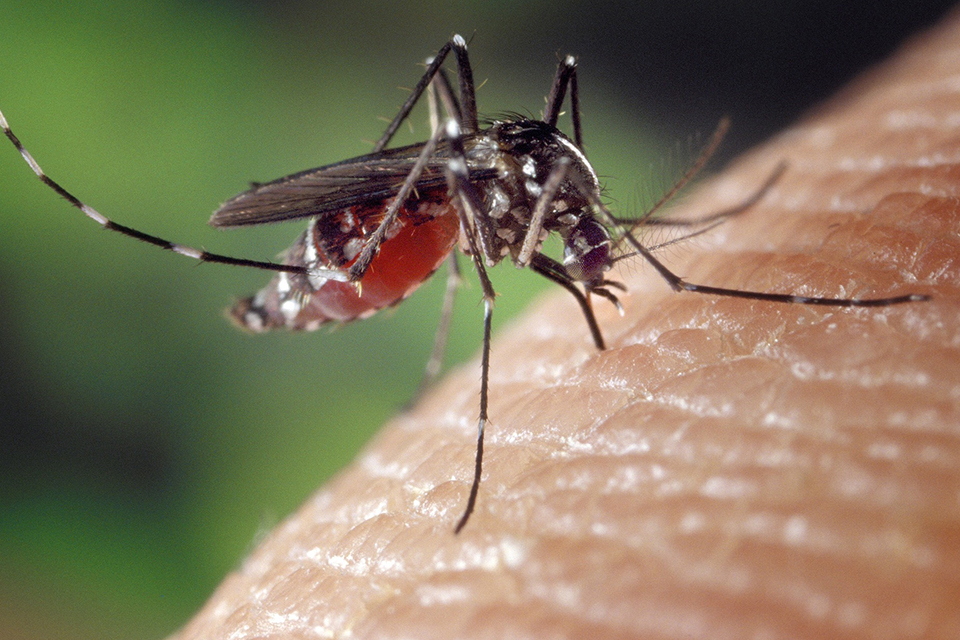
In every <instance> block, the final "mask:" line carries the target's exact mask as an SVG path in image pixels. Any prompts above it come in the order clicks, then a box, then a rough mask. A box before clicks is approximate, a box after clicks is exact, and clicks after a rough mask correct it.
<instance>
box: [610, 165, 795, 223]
mask: <svg viewBox="0 0 960 640" xmlns="http://www.w3.org/2000/svg"><path fill="white" fill-rule="evenodd" d="M786 170H787V163H786V162H780V163H779V164H777V166H776V167H774V169H773V171H772V172H771V173H770V175H769V176H768V177H767V179H766V180H765V181H764V182H763V184H762V185H760V188H759V189H757V190H756V191H755V192H753V193H752V194H751V195H750V196H749V197H747V198H746V199H745V200H743V201H742V202H740V203H738V204H736V205H734V206H732V207H730V208H729V209H723V210H722V211H716V212H714V213H711V214H709V215H706V216H700V217H699V218H690V219H687V220H671V219H669V218H650V217H649V216H648V215H647V214H644V216H643V218H641V221H642V223H643V224H644V225H651V226H661V227H696V226H700V225H702V224H712V223H716V222H723V221H724V220H726V219H727V218H732V217H733V216H736V215H740V214H741V213H743V212H744V211H748V210H749V209H750V208H751V207H753V206H754V205H755V204H757V203H758V202H760V200H762V199H763V197H764V196H766V195H767V193H768V192H769V191H770V189H772V188H773V185H775V184H776V183H777V182H778V181H779V180H780V178H781V177H782V176H783V174H784V173H785V172H786ZM618 220H619V218H618ZM627 224H630V223H629V222H627ZM711 228H712V227H711ZM698 235H699V233H698ZM685 237H686V236H685Z"/></svg>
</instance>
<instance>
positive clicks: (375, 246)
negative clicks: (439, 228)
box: [349, 129, 442, 282]
mask: <svg viewBox="0 0 960 640" xmlns="http://www.w3.org/2000/svg"><path fill="white" fill-rule="evenodd" d="M441 134H442V130H441V129H437V131H435V132H434V133H433V135H432V136H430V139H429V140H427V142H426V144H424V145H423V150H422V151H421V152H420V156H419V157H418V158H417V161H416V162H415V163H414V165H413V168H412V169H411V170H410V173H409V174H408V175H407V177H406V179H404V181H403V185H401V187H400V191H399V192H398V193H397V195H396V196H395V197H394V198H393V200H391V201H390V206H388V207H387V210H386V212H385V213H384V216H383V220H382V221H381V222H380V224H379V225H378V226H377V228H376V230H375V231H374V232H373V233H372V234H370V237H369V238H368V239H367V240H366V241H365V242H364V245H363V249H361V251H360V255H359V256H357V260H356V262H354V263H353V265H352V266H351V267H350V271H349V279H350V281H351V282H359V281H360V279H362V278H363V275H364V274H365V273H366V272H367V269H368V268H369V267H370V263H371V262H373V258H374V256H376V255H377V251H379V250H380V245H381V244H382V243H383V239H384V238H385V237H386V235H387V230H389V229H390V226H391V225H392V224H393V223H394V222H395V221H396V219H397V215H398V213H399V212H400V207H401V206H403V203H404V202H406V201H407V198H408V197H409V196H410V194H411V193H412V192H413V190H414V188H415V187H416V185H417V180H419V179H420V176H421V174H422V173H423V169H424V167H425V166H427V162H429V161H430V158H431V157H433V153H434V151H436V149H437V143H438V142H439V141H440V136H441Z"/></svg>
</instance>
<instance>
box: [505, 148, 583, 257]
mask: <svg viewBox="0 0 960 640" xmlns="http://www.w3.org/2000/svg"><path fill="white" fill-rule="evenodd" d="M569 166H570V158H567V157H566V156H561V157H560V158H559V159H558V160H557V163H556V164H555V165H554V166H553V168H552V169H551V170H550V175H549V176H547V180H546V181H545V182H544V183H543V187H542V189H543V190H542V191H541V192H540V196H539V197H538V198H537V204H536V205H534V207H533V213H532V214H531V215H530V224H529V226H528V227H527V233H526V235H525V236H524V237H523V244H522V245H521V247H520V252H519V253H518V254H517V258H516V259H515V260H514V264H516V265H517V268H520V269H522V268H524V267H526V266H527V265H528V264H529V263H530V258H532V257H533V254H534V252H535V251H536V250H537V245H538V244H539V242H540V233H541V232H542V231H543V219H544V217H545V216H546V215H547V209H548V208H549V207H550V205H551V204H553V199H554V197H556V195H557V190H558V189H559V188H560V183H561V182H563V178H564V176H566V174H567V167H569Z"/></svg>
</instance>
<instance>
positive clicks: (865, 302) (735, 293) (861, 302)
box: [590, 194, 930, 307]
mask: <svg viewBox="0 0 960 640" xmlns="http://www.w3.org/2000/svg"><path fill="white" fill-rule="evenodd" d="M590 199H591V204H592V205H593V207H594V209H596V210H597V211H599V212H601V214H602V215H603V217H604V219H606V220H607V221H608V222H610V223H611V224H614V225H616V224H617V219H616V217H615V216H613V214H611V213H610V212H609V211H608V210H607V208H606V207H605V206H604V205H603V203H602V202H600V198H599V196H597V195H596V194H592V195H591V198H590ZM623 239H625V240H626V241H627V243H629V244H630V246H631V247H633V249H634V250H635V251H636V252H637V254H638V255H640V256H641V257H643V259H644V260H646V261H647V262H649V263H650V265H651V266H653V268H654V269H656V270H657V273H659V274H660V276H661V277H662V278H663V279H664V280H666V281H667V284H668V285H670V288H671V289H673V290H674V291H690V292H692V293H706V294H711V295H715V296H726V297H729V298H744V299H747V300H765V301H767V302H783V303H788V304H809V305H817V306H826V307H886V306H890V305H894V304H903V303H905V302H922V301H924V300H929V299H930V296H928V295H925V294H920V293H911V294H906V295H902V296H892V297H889V298H867V299H861V298H830V297H818V296H812V297H811V296H798V295H795V294H791V293H766V292H762V291H747V290H743V289H729V288H726V287H713V286H709V285H703V284H695V283H693V282H687V281H686V280H684V279H683V278H681V277H680V276H678V275H677V274H675V273H674V272H673V271H671V270H670V269H668V268H667V266H666V265H665V264H663V263H662V262H660V260H658V259H657V258H656V257H655V256H654V255H653V254H652V253H651V252H650V249H648V248H646V247H644V246H643V245H642V244H641V243H640V241H639V240H637V239H636V238H635V237H634V236H633V234H632V233H631V232H630V231H629V230H627V231H626V232H625V233H624V235H623Z"/></svg>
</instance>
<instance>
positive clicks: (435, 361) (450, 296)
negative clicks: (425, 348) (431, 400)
mask: <svg viewBox="0 0 960 640" xmlns="http://www.w3.org/2000/svg"><path fill="white" fill-rule="evenodd" d="M462 281H463V278H462V276H461V275H460V265H459V264H458V263H457V254H456V252H453V253H451V254H450V257H449V258H447V286H446V289H445V290H444V293H443V306H442V307H441V308H440V322H439V323H438V324H437V332H436V334H435V335H434V338H433V349H431V351H430V359H429V360H427V367H426V369H425V370H424V372H423V378H422V379H421V380H420V385H419V386H418V387H417V391H416V393H414V394H413V398H414V400H415V399H417V398H419V397H420V396H421V395H423V392H424V391H426V390H427V388H428V387H429V386H430V385H431V384H433V381H434V380H436V379H437V375H438V374H439V373H440V367H441V366H443V356H444V354H445V353H446V351H447V338H449V337H450V320H451V319H452V318H453V303H454V301H455V299H456V297H457V290H458V289H459V288H460V284H461V283H462Z"/></svg>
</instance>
